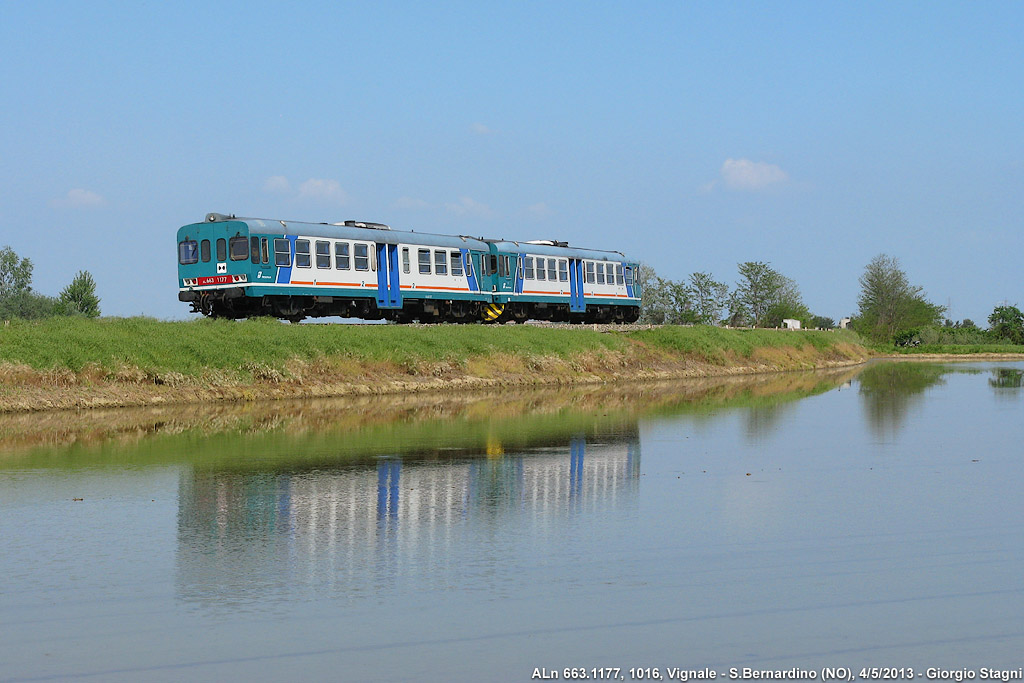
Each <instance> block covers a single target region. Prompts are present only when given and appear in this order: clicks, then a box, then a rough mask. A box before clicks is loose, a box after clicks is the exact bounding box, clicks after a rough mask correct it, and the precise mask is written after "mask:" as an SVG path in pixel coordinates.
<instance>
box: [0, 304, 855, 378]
mask: <svg viewBox="0 0 1024 683" xmlns="http://www.w3.org/2000/svg"><path fill="white" fill-rule="evenodd" d="M637 342H640V343H642V346H644V347H646V348H647V349H650V350H654V351H662V352H665V353H667V354H669V355H676V354H692V355H694V356H696V357H698V358H700V359H704V360H706V361H708V362H711V363H717V364H724V363H726V362H727V361H728V360H729V357H733V358H749V357H750V356H751V354H752V353H753V352H754V350H755V349H758V348H765V347H768V348H784V347H796V348H803V347H805V346H808V345H810V346H812V347H814V348H816V349H819V350H823V349H827V348H829V347H830V346H832V345H834V344H837V343H839V342H846V343H852V344H858V343H860V339H859V338H858V337H857V336H856V335H854V334H852V333H847V332H841V331H836V332H812V331H804V332H784V331H776V330H726V329H721V328H715V327H706V326H695V327H671V326H670V327H663V328H656V329H651V330H640V331H632V332H625V333H620V334H605V333H601V332H596V331H594V330H591V329H586V328H584V329H579V328H576V329H566V328H556V329H552V328H547V327H543V326H521V325H502V326H488V325H436V326H407V325H358V326H357V325H289V324H284V323H281V322H278V321H276V320H271V319H259V320H247V321H240V322H231V321H226V320H206V319H200V320H193V321H188V322H163V321H158V320H154V319H152V318H141V317H139V318H101V319H97V320H89V319H85V318H51V319H47V320H43V321H38V322H27V321H14V322H12V323H11V324H10V325H5V326H2V327H0V363H4V362H6V363H14V364H24V365H28V366H30V367H31V368H34V369H36V370H52V369H65V368H66V369H68V370H71V371H73V372H79V371H81V370H82V369H83V368H85V367H87V366H98V367H99V368H102V369H103V370H105V371H107V372H116V371H118V370H119V369H121V368H124V367H134V368H138V369H140V370H142V371H144V372H147V373H153V374H162V373H172V372H173V373H180V374H182V375H185V376H192V377H199V376H202V375H203V373H205V372H209V371H211V370H220V371H227V372H230V373H240V374H242V375H245V374H246V373H247V372H248V371H247V370H246V368H247V367H250V368H251V366H253V365H254V364H256V365H258V366H259V367H261V368H272V369H273V370H275V371H278V372H281V373H284V374H287V368H286V364H287V363H289V362H293V361H296V360H298V361H305V362H315V361H320V360H328V361H332V362H342V363H343V362H346V361H353V362H355V363H374V362H383V363H394V364H397V365H407V364H416V363H420V362H427V363H430V362H442V361H456V362H460V361H465V360H468V359H472V358H474V357H484V356H491V355H494V354H507V355H514V356H521V357H538V356H539V357H545V356H546V357H559V358H563V359H564V358H570V357H579V356H581V355H584V354H587V353H595V352H604V351H606V350H610V351H623V350H628V349H630V348H634V349H635V348H639V346H638V344H637Z"/></svg>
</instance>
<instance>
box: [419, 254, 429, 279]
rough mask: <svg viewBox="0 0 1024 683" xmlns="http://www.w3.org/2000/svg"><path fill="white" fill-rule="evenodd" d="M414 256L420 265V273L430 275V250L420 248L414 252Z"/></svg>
mask: <svg viewBox="0 0 1024 683" xmlns="http://www.w3.org/2000/svg"><path fill="white" fill-rule="evenodd" d="M416 258H417V260H418V262H419V266H420V275H430V250H429V249H420V250H419V251H418V252H417V253H416Z"/></svg>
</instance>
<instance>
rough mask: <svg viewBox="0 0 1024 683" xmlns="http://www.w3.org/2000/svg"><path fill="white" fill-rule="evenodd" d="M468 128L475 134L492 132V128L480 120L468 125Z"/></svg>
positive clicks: (489, 133)
mask: <svg viewBox="0 0 1024 683" xmlns="http://www.w3.org/2000/svg"><path fill="white" fill-rule="evenodd" d="M469 130H471V131H472V132H473V133H475V134H476V135H492V134H493V133H494V131H493V130H492V129H490V128H488V127H487V126H485V125H484V124H482V123H480V122H477V123H474V124H473V125H471V126H470V127H469Z"/></svg>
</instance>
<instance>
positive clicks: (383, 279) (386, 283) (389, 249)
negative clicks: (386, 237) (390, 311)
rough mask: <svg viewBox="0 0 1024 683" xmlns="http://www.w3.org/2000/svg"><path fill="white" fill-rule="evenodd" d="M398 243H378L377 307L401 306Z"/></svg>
mask: <svg viewBox="0 0 1024 683" xmlns="http://www.w3.org/2000/svg"><path fill="white" fill-rule="evenodd" d="M399 268H400V266H399V263H398V245H397V244H377V308H401V307H402V288H401V282H400V280H399V275H398V274H399V270H398V269H399Z"/></svg>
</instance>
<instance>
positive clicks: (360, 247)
mask: <svg viewBox="0 0 1024 683" xmlns="http://www.w3.org/2000/svg"><path fill="white" fill-rule="evenodd" d="M354 251H355V259H356V270H369V269H370V248H369V247H368V246H367V245H365V244H357V245H355V248H354Z"/></svg>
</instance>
